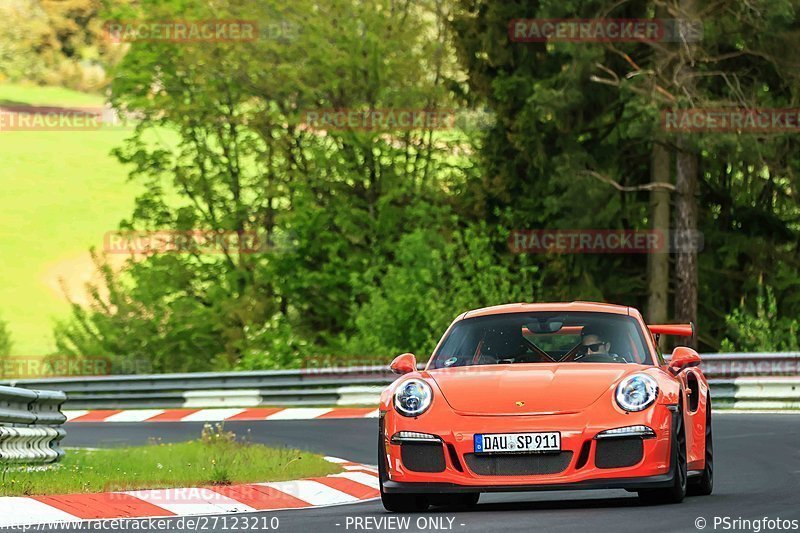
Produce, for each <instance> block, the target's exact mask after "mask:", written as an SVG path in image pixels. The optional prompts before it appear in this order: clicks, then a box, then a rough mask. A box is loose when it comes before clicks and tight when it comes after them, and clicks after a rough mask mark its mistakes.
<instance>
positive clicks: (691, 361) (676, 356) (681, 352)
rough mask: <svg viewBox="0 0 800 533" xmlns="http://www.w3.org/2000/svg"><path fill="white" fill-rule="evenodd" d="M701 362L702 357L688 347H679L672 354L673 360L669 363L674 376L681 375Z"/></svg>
mask: <svg viewBox="0 0 800 533" xmlns="http://www.w3.org/2000/svg"><path fill="white" fill-rule="evenodd" d="M700 361H701V359H700V356H699V355H698V354H697V352H696V351H694V350H692V349H691V348H688V347H686V346H678V347H677V348H675V350H674V351H673V352H672V359H670V361H669V370H670V372H672V373H673V374H679V373H680V372H681V371H683V370H684V369H686V368H689V367H690V366H698V365H699V364H700Z"/></svg>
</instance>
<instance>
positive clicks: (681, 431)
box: [639, 405, 688, 504]
mask: <svg viewBox="0 0 800 533" xmlns="http://www.w3.org/2000/svg"><path fill="white" fill-rule="evenodd" d="M674 425H675V427H674V428H673V431H672V464H673V465H674V466H675V475H674V477H673V478H672V486H670V487H667V488H664V489H648V490H640V491H639V499H640V500H642V501H643V502H645V503H650V504H658V503H680V502H682V501H683V498H684V497H685V496H686V485H687V476H688V471H687V463H686V429H685V428H684V423H683V409H682V408H681V406H680V405H679V406H678V413H677V415H676V416H675V424H674Z"/></svg>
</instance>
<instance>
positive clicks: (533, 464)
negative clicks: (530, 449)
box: [464, 451, 572, 476]
mask: <svg viewBox="0 0 800 533" xmlns="http://www.w3.org/2000/svg"><path fill="white" fill-rule="evenodd" d="M464 460H465V461H466V462H467V466H468V467H469V469H470V470H472V471H473V472H475V473H476V474H478V475H479V476H531V475H536V474H558V473H559V472H563V471H564V470H566V469H567V467H568V466H569V462H570V461H571V460H572V452H571V451H565V452H561V453H537V454H509V455H479V454H475V453H467V454H464Z"/></svg>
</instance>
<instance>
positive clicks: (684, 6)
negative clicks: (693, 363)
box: [671, 0, 699, 348]
mask: <svg viewBox="0 0 800 533" xmlns="http://www.w3.org/2000/svg"><path fill="white" fill-rule="evenodd" d="M678 5H679V12H678V16H679V17H680V18H684V19H687V20H698V19H699V16H698V11H697V5H696V0H679V2H678ZM677 44H678V47H679V50H680V52H679V54H680V63H679V64H678V72H677V74H678V76H677V81H678V85H679V88H680V89H681V93H682V94H687V95H694V94H695V91H694V77H693V74H694V61H695V52H696V46H695V45H694V43H692V42H680V43H677ZM695 101H697V100H695ZM689 102H690V104H692V99H691V96H690V100H689ZM692 105H695V104H692ZM676 145H677V165H676V174H675V226H674V228H675V233H676V235H675V236H674V238H673V239H671V240H672V242H675V243H679V244H684V246H679V247H678V248H677V249H676V250H675V252H676V258H675V318H677V319H678V320H679V321H681V322H694V323H697V250H696V249H695V248H694V247H692V246H691V244H692V243H693V239H692V238H691V237H692V236H693V235H695V234H696V233H697V201H696V194H697V180H698V176H697V171H698V168H697V166H698V156H697V152H696V151H695V149H694V147H693V146H692V143H691V142H690V140H689V137H688V136H687V135H686V134H681V135H679V136H678V138H677V143H676ZM685 344H688V345H689V346H691V347H693V348H696V347H697V341H696V340H695V339H691V340H690V341H688V342H686V343H685Z"/></svg>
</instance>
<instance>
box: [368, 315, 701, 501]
mask: <svg viewBox="0 0 800 533" xmlns="http://www.w3.org/2000/svg"><path fill="white" fill-rule="evenodd" d="M660 335H677V336H692V335H694V326H693V325H692V324H688V325H650V326H648V325H646V324H645V323H644V321H643V320H642V316H641V314H640V313H639V311H637V310H636V309H633V308H631V307H625V306H619V305H610V304H600V303H585V302H573V303H556V304H510V305H501V306H496V307H489V308H485V309H478V310H475V311H468V312H466V313H464V314H462V315H460V316H459V317H458V318H456V319H455V321H453V323H452V324H451V325H450V327H449V328H448V329H447V331H446V332H445V334H444V336H443V337H442V339H441V340H440V341H439V344H438V345H437V347H436V349H435V350H434V352H433V355H432V356H431V358H430V360H429V361H428V363H427V365H426V366H425V369H424V370H418V369H417V362H416V359H415V358H414V355H412V354H409V353H407V354H403V355H401V356H399V357H397V358H396V359H395V360H394V361H393V362H392V365H391V368H392V370H393V371H394V372H396V373H398V374H403V376H402V377H400V378H399V379H398V380H397V381H395V382H394V383H393V384H392V385H391V386H390V387H389V388H388V389H387V390H386V391H384V393H383V395H382V396H381V404H380V426H379V428H380V429H379V439H378V441H379V452H378V455H379V457H378V459H379V460H378V465H379V474H380V489H381V498H382V500H383V505H384V507H385V508H386V509H387V510H389V511H398V512H408V511H422V510H425V509H427V508H428V506H429V505H462V506H465V505H474V504H475V503H477V501H478V498H479V496H480V493H482V492H491V491H496V492H505V491H531V490H554V489H567V490H573V489H626V490H628V491H635V492H638V494H639V497H640V498H641V499H643V500H646V501H648V502H653V503H657V502H680V501H682V500H683V498H684V496H685V495H686V494H687V492H688V493H689V494H696V495H701V494H710V493H711V490H712V487H713V475H714V469H713V448H712V440H711V400H710V396H709V387H708V382H707V381H706V378H705V377H704V376H703V373H702V372H701V371H700V368H699V367H698V366H699V364H700V357H699V356H698V355H697V352H695V351H694V350H692V349H691V348H687V347H678V348H676V349H675V350H674V352H673V354H672V358H671V360H670V361H669V362H668V363H667V362H665V360H664V358H663V356H662V354H661V352H660V351H659V349H658V344H657V340H658V337H659V336H660Z"/></svg>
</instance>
